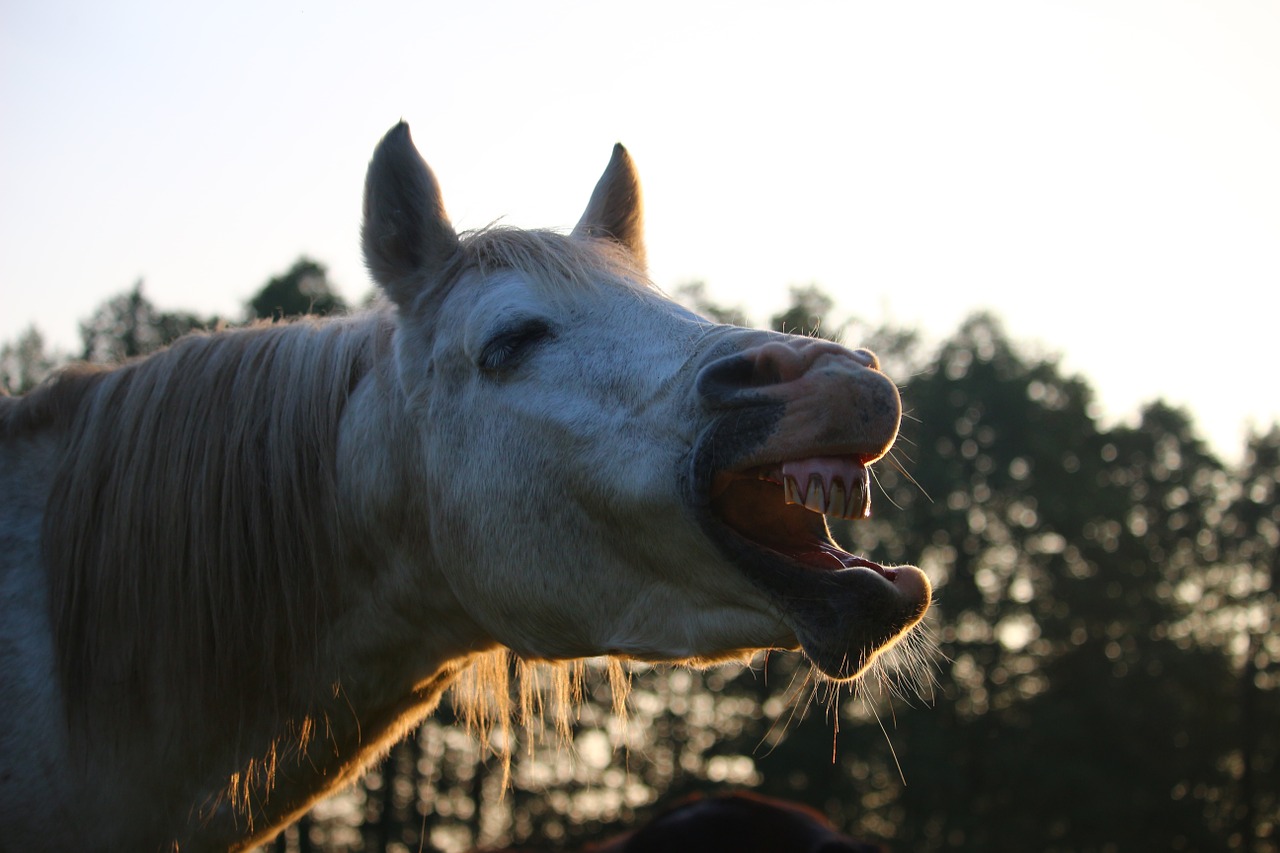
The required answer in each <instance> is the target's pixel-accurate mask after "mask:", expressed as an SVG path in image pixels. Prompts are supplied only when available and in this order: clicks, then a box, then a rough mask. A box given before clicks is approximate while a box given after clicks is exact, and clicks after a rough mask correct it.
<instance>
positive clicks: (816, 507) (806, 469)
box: [782, 456, 871, 518]
mask: <svg viewBox="0 0 1280 853" xmlns="http://www.w3.org/2000/svg"><path fill="white" fill-rule="evenodd" d="M782 488H783V493H784V496H785V497H784V499H785V500H786V502H787V503H789V504H798V505H800V506H803V507H804V508H805V509H809V510H812V511H814V512H820V513H822V514H823V515H835V516H839V517H841V518H865V517H866V516H868V515H870V514H871V475H870V473H869V472H868V471H867V466H865V465H863V464H862V463H861V462H859V461H858V460H857V459H854V458H853V457H849V456H813V457H810V458H808V459H793V460H791V461H790V462H784V463H782Z"/></svg>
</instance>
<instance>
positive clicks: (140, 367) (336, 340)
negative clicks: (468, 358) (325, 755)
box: [4, 315, 390, 738]
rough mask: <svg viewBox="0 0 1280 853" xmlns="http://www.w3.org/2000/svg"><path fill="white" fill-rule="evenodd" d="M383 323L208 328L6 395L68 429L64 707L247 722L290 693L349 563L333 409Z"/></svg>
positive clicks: (231, 727) (57, 488) (57, 574)
mask: <svg viewBox="0 0 1280 853" xmlns="http://www.w3.org/2000/svg"><path fill="white" fill-rule="evenodd" d="M377 316H378V315H374V317H377ZM379 326H381V328H379ZM389 333H390V324H389V323H386V322H382V323H379V321H378V320H377V319H373V320H370V319H369V318H365V319H364V320H363V321H359V320H337V321H332V320H331V321H325V322H315V321H311V320H304V321H299V322H294V323H289V324H281V325H275V326H267V325H259V326H253V327H249V328H246V329H241V330H235V331H231V332H223V333H217V334H196V335H192V336H188V337H186V338H183V339H182V340H180V341H178V342H177V343H175V344H174V345H173V346H172V347H170V348H169V349H167V350H164V351H161V352H160V353H157V354H156V355H153V356H151V357H149V358H145V359H142V360H139V361H135V362H132V363H129V364H126V365H124V366H122V367H118V368H115V369H111V370H102V369H85V368H83V367H81V368H74V369H72V370H71V371H69V372H65V373H63V374H60V375H59V376H57V377H56V378H55V379H54V380H53V381H52V382H51V383H49V384H48V385H46V386H43V387H42V388H41V389H39V390H38V391H37V392H34V393H33V394H32V395H29V398H24V399H23V400H22V401H18V402H19V404H23V403H27V404H29V405H26V406H22V407H21V408H20V409H19V410H18V411H16V412H13V411H11V412H8V413H7V415H8V416H7V417H6V418H5V419H4V420H5V421H6V422H7V430H6V431H11V430H13V429H21V428H22V427H23V426H26V427H30V426H34V425H45V426H55V427H60V428H61V429H62V430H63V431H64V437H63V439H62V440H63V441H64V442H65V443H64V450H63V452H62V457H61V463H60V465H59V468H58V470H57V472H56V474H55V476H54V480H53V484H52V488H51V491H50V496H49V502H48V506H47V509H46V512H45V516H44V530H43V541H44V553H45V560H46V566H47V571H48V573H49V578H50V590H51V598H50V607H51V615H52V619H53V624H54V631H55V635H56V637H57V643H58V669H59V673H60V675H61V678H62V682H63V686H64V689H65V691H66V697H67V703H68V704H67V708H68V713H69V715H71V716H72V717H74V718H80V719H85V720H87V719H88V718H89V716H90V714H89V709H90V708H92V710H93V714H92V716H93V717H94V718H98V719H101V717H102V716H104V715H108V716H109V715H112V714H124V715H131V716H133V717H134V719H135V720H137V721H139V722H142V723H144V724H150V725H157V724H159V723H160V722H161V718H160V717H159V715H158V709H172V710H170V711H169V713H172V712H173V711H177V710H181V711H182V712H186V713H193V712H194V713H200V714H202V715H204V716H205V718H206V719H208V720H209V721H210V722H215V721H216V722H218V723H221V724H222V725H223V726H225V730H224V731H225V734H226V736H228V737H231V738H237V735H238V734H240V730H241V727H242V726H244V725H245V721H246V718H247V717H248V716H251V715H252V712H253V710H254V708H251V707H249V706H250V705H252V706H255V707H257V708H262V707H266V708H272V707H274V708H279V707H282V706H283V704H284V700H285V694H286V693H287V691H288V689H289V682H290V681H292V680H293V679H290V678H288V675H289V674H291V673H293V672H295V671H296V670H298V669H299V668H300V667H301V668H305V667H307V665H308V662H309V661H311V660H314V657H313V656H315V655H317V654H318V649H317V636H316V634H317V626H318V625H319V624H321V623H322V619H321V615H322V614H323V613H324V612H325V611H326V610H327V609H328V608H329V607H330V606H331V602H330V601H329V598H330V591H331V590H332V589H333V587H334V583H333V581H334V573H335V572H337V571H339V570H340V564H339V562H338V560H337V555H338V554H339V553H340V547H339V546H340V544H341V543H340V542H339V541H338V540H339V537H340V531H339V526H338V523H337V522H338V519H337V487H336V482H335V471H336V469H335V459H336V449H337V439H338V424H339V418H340V415H341V413H342V410H343V408H344V406H345V405H346V403H347V400H348V398H349V397H350V395H351V392H352V390H353V389H354V388H355V386H356V384H357V383H358V382H359V381H360V379H361V378H362V377H363V376H364V375H365V374H366V373H368V372H369V370H370V369H371V365H372V364H373V359H374V356H375V350H376V349H377V345H378V341H379V340H380V339H385V338H388V337H389ZM24 410H25V411H24ZM24 422H25V423H24ZM246 683H250V684H253V685H254V687H253V689H252V690H249V691H246V690H245V689H244V688H243V685H244V684H246ZM246 694H251V695H249V696H246Z"/></svg>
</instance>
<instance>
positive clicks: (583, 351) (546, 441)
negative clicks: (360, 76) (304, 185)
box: [353, 124, 931, 679]
mask: <svg viewBox="0 0 1280 853" xmlns="http://www.w3.org/2000/svg"><path fill="white" fill-rule="evenodd" d="M642 220H643V213H642V201H641V193H640V183H639V180H638V178H637V175H636V171H635V168H634V165H633V164H632V161H631V158H630V156H629V155H628V154H627V152H626V151H625V150H624V149H623V148H622V147H621V146H617V147H616V148H615V150H614V153H613V157H612V160H611V161H610V163H609V165H608V167H607V169H606V170H605V172H604V175H603V176H602V177H601V179H600V181H599V184H598V185H597V187H596V189H595V192H594V193H593V195H592V196H591V198H590V201H589V203H588V205H587V208H586V212H585V213H584V214H583V216H582V218H581V220H580V221H579V222H578V224H577V226H576V227H575V228H574V229H573V230H572V232H571V233H569V234H561V233H554V232H543V231H520V230H515V229H505V228H498V227H490V228H487V229H482V230H480V231H478V232H472V233H466V234H458V233H457V232H456V231H455V229H454V227H453V225H452V224H451V222H450V220H449V218H448V215H447V213H446V212H445V206H444V203H443V201H442V198H441V194H440V189H439V185H438V183H437V181H436V179H435V177H434V175H433V174H432V172H431V170H430V169H429V167H428V166H427V165H426V163H425V162H424V161H423V160H422V158H421V157H420V156H419V154H418V152H417V150H416V149H415V147H414V145H413V142H412V140H411V138H410V135H409V131H408V128H407V126H405V125H404V124H401V125H398V126H397V127H395V128H393V129H392V130H391V131H390V132H389V133H388V134H387V136H386V137H385V138H384V139H383V140H382V142H381V143H380V145H379V146H378V149H377V151H376V152H375V154H374V157H373V159H372V162H371V163H370V166H369V172H368V179H367V184H366V190H365V203H364V227H363V240H364V250H365V257H366V263H367V264H368V267H369V269H370V271H371V272H372V274H373V276H374V278H375V279H376V281H377V282H378V283H379V285H380V286H381V288H382V290H383V292H384V293H385V294H386V296H387V297H388V298H389V299H390V300H391V301H392V302H393V303H394V304H395V306H396V327H395V331H394V333H393V341H392V347H393V350H394V353H395V384H396V386H397V389H396V394H397V397H396V399H397V400H398V401H399V403H398V405H401V406H402V407H403V409H404V411H405V412H406V413H407V415H408V416H409V418H410V422H411V423H412V427H411V430H412V432H413V436H414V437H413V442H412V443H413V445H414V448H415V450H414V452H412V453H409V454H406V456H405V457H404V460H403V465H402V466H401V467H400V469H399V470H397V471H396V472H394V475H393V476H394V477H396V478H399V479H400V480H401V481H403V483H404V484H405V485H404V487H403V488H402V489H401V490H400V491H399V492H397V494H398V495H400V497H399V498H397V501H399V502H400V503H401V505H400V506H399V507H398V508H397V513H398V515H397V517H398V518H401V519H403V520H404V522H403V523H404V524H405V525H407V526H408V527H409V528H410V529H411V530H412V531H416V533H414V534H413V535H415V536H417V537H418V538H417V541H418V542H419V546H418V547H420V548H421V549H422V550H423V551H424V552H426V553H429V554H430V558H431V559H432V560H433V561H434V564H435V565H437V566H438V567H439V568H440V572H441V574H442V575H443V577H444V579H445V582H446V583H447V586H448V588H449V591H450V593H451V595H452V596H453V597H454V598H456V600H457V602H458V603H459V604H460V606H461V608H462V609H463V610H464V611H465V613H466V614H467V618H468V619H469V620H470V621H471V622H472V623H474V625H475V626H478V627H479V628H480V629H481V630H482V631H483V632H484V634H485V635H487V636H488V637H490V638H492V640H493V641H494V642H496V643H500V644H502V645H505V646H508V647H509V648H511V649H513V650H514V651H515V652H516V653H517V654H519V655H521V656H524V657H526V658H533V659H550V660H557V659H568V658H579V657H585V656H593V655H602V654H607V655H615V656H621V657H626V658H632V659H640V660H675V661H689V662H694V663H705V662H714V661H719V660H725V659H729V658H735V657H742V656H743V655H745V654H749V653H751V652H753V651H755V650H759V649H772V648H786V649H793V648H796V647H800V648H803V650H804V651H805V653H806V654H807V655H808V657H809V658H810V659H811V660H812V662H813V663H814V664H815V665H816V666H817V668H818V669H819V670H820V671H821V672H822V673H824V674H825V675H826V676H828V677H830V678H833V679H849V678H853V677H855V676H857V675H858V674H859V673H860V672H862V671H863V670H864V669H865V668H866V667H867V665H868V664H869V663H870V662H871V661H872V660H873V659H874V658H875V657H876V656H877V655H878V654H879V653H880V652H881V651H883V650H884V649H886V648H887V647H889V646H891V645H892V644H893V643H894V642H896V641H897V640H898V639H899V638H900V637H902V636H903V635H904V634H905V633H907V632H908V631H909V629H910V628H911V627H912V626H914V625H915V624H916V623H917V622H918V621H919V620H920V619H921V618H922V616H923V615H924V613H925V611H926V609H927V608H928V605H929V601H930V595H931V591H930V585H929V582H928V580H927V579H926V577H925V575H924V574H923V573H922V572H921V571H920V570H919V569H917V568H915V567H912V566H899V567H895V568H887V567H883V566H880V565H877V564H876V563H874V562H872V561H870V560H867V559H865V558H863V557H859V556H854V555H853V554H850V553H847V552H846V551H844V550H842V549H841V548H840V547H839V546H838V545H837V544H836V543H835V542H834V541H833V539H832V537H831V535H830V533H829V530H828V527H827V524H826V521H825V516H835V517H839V518H860V517H862V516H865V515H867V514H868V513H869V507H870V501H871V494H870V478H869V474H868V468H869V466H871V465H872V464H873V463H874V462H876V460H878V459H880V458H882V457H883V456H884V455H885V454H886V453H887V452H888V451H889V449H890V447H891V446H892V444H893V442H894V439H895V437H896V435H897V430H898V424H899V419H900V415H901V404H900V402H899V397H898V392H897V389H896V387H895V385H894V383H893V382H892V381H891V380H890V379H889V378H888V377H887V376H885V374H884V373H883V372H881V370H880V365H879V362H878V361H877V359H876V357H875V356H874V355H873V354H872V353H870V352H869V351H867V350H864V349H846V348H845V347H842V346H839V345H837V344H834V343H830V342H828V341H823V340H816V339H812V338H808V337H803V336H795V335H784V334H778V333H774V332H765V331H760V330H752V329H744V328H739V327H734V326H727V325H721V324H716V323H712V322H710V321H708V320H706V319H705V318H702V317H700V316H697V315H695V314H693V313H692V312H690V311H688V310H686V309H684V308H682V307H680V306H678V305H677V304H675V303H673V302H672V301H670V300H668V299H667V298H665V297H664V296H663V295H662V294H661V293H659V292H658V291H657V289H656V288H654V287H653V285H652V284H651V283H650V282H649V281H648V279H647V277H646V273H645V269H644V256H645V252H644V242H643V235H642ZM353 476H355V477H357V478H358V477H360V476H362V475H361V474H360V473H359V472H355V473H353ZM415 484H417V485H421V486H424V487H423V488H414V485H415ZM370 491H371V489H370ZM415 495H418V496H419V497H415Z"/></svg>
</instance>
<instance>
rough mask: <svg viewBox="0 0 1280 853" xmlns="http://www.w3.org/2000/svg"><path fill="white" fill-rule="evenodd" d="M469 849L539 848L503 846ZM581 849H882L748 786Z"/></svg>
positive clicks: (730, 852)
mask: <svg viewBox="0 0 1280 853" xmlns="http://www.w3.org/2000/svg"><path fill="white" fill-rule="evenodd" d="M472 853H537V851H536V850H534V849H533V848H527V847H504V848H502V849H501V850H475V851H472ZM580 853H885V850H884V848H883V847H881V846H879V845H877V844H872V843H869V842H866V841H858V840H856V839H853V838H850V837H849V836H847V835H842V834H841V833H839V832H837V831H836V829H835V828H834V827H833V826H832V825H831V821H829V820H828V819H827V817H826V815H824V814H822V813H821V812H819V811H817V810H816V809H814V808H811V807H809V806H807V805H804V804H803V803H797V802H792V801H790V800H783V799H779V798H777V797H766V796H764V795H763V794H755V793H752V792H750V791H736V792H731V793H723V794H714V795H701V794H693V795H690V796H688V797H685V798H683V799H681V800H678V801H676V802H675V803H673V804H672V805H670V806H669V807H667V808H665V809H663V810H662V811H661V812H660V813H659V814H658V815H657V816H656V817H654V818H653V819H652V820H649V821H648V822H646V823H643V824H641V825H640V826H639V827H638V828H636V829H632V830H630V831H627V832H624V833H622V834H620V835H616V836H614V837H612V838H609V839H607V840H605V841H601V842H596V843H589V844H587V845H586V846H584V847H582V848H581V851H580Z"/></svg>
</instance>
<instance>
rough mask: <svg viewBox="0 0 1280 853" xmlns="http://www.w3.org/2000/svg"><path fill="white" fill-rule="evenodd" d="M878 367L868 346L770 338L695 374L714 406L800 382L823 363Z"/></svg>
mask: <svg viewBox="0 0 1280 853" xmlns="http://www.w3.org/2000/svg"><path fill="white" fill-rule="evenodd" d="M850 361H852V362H854V363H856V364H857V365H859V366H861V367H863V368H866V369H868V370H874V371H877V372H878V371H879V370H880V360H879V359H878V358H876V356H875V353H873V352H871V350H868V349H861V348H859V349H853V350H850V349H846V348H845V347H842V346H840V345H839V344H836V343H832V342H831V341H826V340H822V339H820V338H794V339H783V340H770V341H767V342H765V343H763V344H758V345H756V346H752V347H748V348H747V349H744V350H741V351H739V352H737V353H734V354H733V355H726V356H722V357H720V358H718V359H716V360H715V361H713V362H711V363H710V364H708V365H707V366H706V367H704V368H703V369H702V370H701V371H700V372H699V374H698V385H697V387H698V393H699V394H700V395H701V397H702V399H703V400H704V401H706V402H707V403H708V404H709V405H711V406H713V407H720V406H732V405H734V404H736V403H746V402H751V401H754V400H757V399H759V396H760V395H759V393H757V392H768V391H769V390H770V389H776V388H777V387H778V386H784V385H790V384H792V383H796V382H801V381H803V380H804V379H805V378H806V377H808V376H810V375H812V374H813V373H814V372H815V371H816V372H820V371H822V369H823V368H824V367H825V366H833V367H838V368H839V369H842V370H848V369H849V366H850V365H849V362H850Z"/></svg>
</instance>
